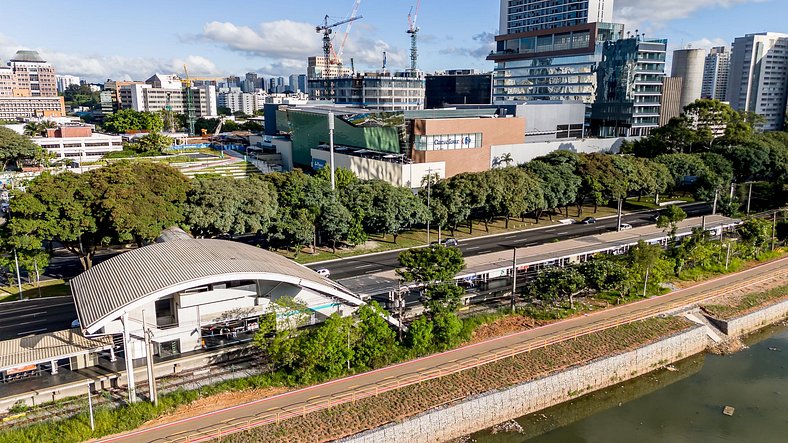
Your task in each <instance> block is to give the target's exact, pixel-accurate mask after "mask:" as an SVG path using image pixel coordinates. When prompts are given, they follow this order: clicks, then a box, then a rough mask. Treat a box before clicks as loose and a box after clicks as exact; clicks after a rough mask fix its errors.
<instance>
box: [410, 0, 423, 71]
mask: <svg viewBox="0 0 788 443" xmlns="http://www.w3.org/2000/svg"><path fill="white" fill-rule="evenodd" d="M419 7H421V0H417V1H416V8H415V10H414V8H413V7H411V8H410V12H408V31H407V33H408V34H410V70H411V71H415V70H416V69H417V61H418V59H419V50H418V46H417V38H416V35H417V34H418V33H419V28H418V26H416V20H417V19H418V18H419Z"/></svg>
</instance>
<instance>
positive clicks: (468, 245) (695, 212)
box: [308, 203, 711, 280]
mask: <svg viewBox="0 0 788 443" xmlns="http://www.w3.org/2000/svg"><path fill="white" fill-rule="evenodd" d="M682 208H683V209H684V211H685V212H686V213H687V216H688V217H698V216H701V215H706V214H710V213H711V208H710V207H709V205H708V204H706V203H692V204H688V205H684V206H682ZM654 213H655V211H648V212H640V213H636V214H629V215H625V216H623V217H622V223H629V224H630V225H632V226H633V227H638V226H645V225H648V224H653V223H654V219H653V217H654ZM616 222H617V218H616V217H609V218H605V219H602V220H598V221H597V222H596V223H595V224H590V225H584V224H579V223H578V224H572V225H550V226H549V227H545V228H537V229H529V230H525V231H519V232H512V233H509V234H503V235H494V236H485V237H476V238H471V239H468V240H461V241H460V243H459V248H460V249H461V250H462V253H463V256H464V257H473V256H476V255H482V254H489V253H491V252H500V251H505V250H511V249H512V248H522V247H527V246H536V245H541V244H544V243H548V242H551V241H555V239H558V240H567V239H570V238H577V237H583V236H586V235H594V234H600V233H602V232H607V231H612V230H615V229H616ZM398 255H399V252H398V251H392V252H385V253H377V254H369V255H361V256H358V257H351V258H345V259H338V260H331V261H327V262H322V263H316V264H310V265H308V266H309V267H310V268H312V269H321V268H324V269H328V270H329V272H330V273H331V278H332V279H333V280H341V279H343V278H349V277H356V276H358V275H363V274H375V273H378V272H383V271H390V270H392V269H396V268H397V267H398V266H399V262H398V261H397V256H398Z"/></svg>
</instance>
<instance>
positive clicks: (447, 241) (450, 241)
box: [430, 238, 460, 246]
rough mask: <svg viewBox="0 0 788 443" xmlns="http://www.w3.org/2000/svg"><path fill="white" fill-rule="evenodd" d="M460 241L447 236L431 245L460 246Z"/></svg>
mask: <svg viewBox="0 0 788 443" xmlns="http://www.w3.org/2000/svg"><path fill="white" fill-rule="evenodd" d="M459 244H460V242H458V241H457V239H455V238H447V239H444V240H440V241H434V242H432V243H430V246H459Z"/></svg>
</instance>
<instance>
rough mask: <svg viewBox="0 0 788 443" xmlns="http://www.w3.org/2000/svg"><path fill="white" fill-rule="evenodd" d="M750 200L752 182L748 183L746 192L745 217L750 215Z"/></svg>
mask: <svg viewBox="0 0 788 443" xmlns="http://www.w3.org/2000/svg"><path fill="white" fill-rule="evenodd" d="M751 200H752V182H750V190H749V191H748V192H747V215H750V201H751Z"/></svg>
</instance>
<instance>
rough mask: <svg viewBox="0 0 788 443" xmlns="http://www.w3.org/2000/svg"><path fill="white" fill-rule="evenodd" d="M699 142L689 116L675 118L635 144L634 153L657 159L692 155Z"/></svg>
mask: <svg viewBox="0 0 788 443" xmlns="http://www.w3.org/2000/svg"><path fill="white" fill-rule="evenodd" d="M698 141H699V139H698V133H697V131H695V130H694V129H693V127H692V122H691V121H690V119H689V118H687V116H684V115H682V116H679V117H673V118H671V119H670V121H669V122H668V124H666V125H665V126H662V127H660V128H655V129H654V130H653V131H651V134H650V135H649V136H648V137H645V138H643V139H641V140H638V141H636V142H635V145H634V147H633V150H634V153H635V155H636V156H638V157H656V156H658V155H662V154H685V153H690V152H691V150H692V146H693V145H694V144H695V143H697V142H698Z"/></svg>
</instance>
